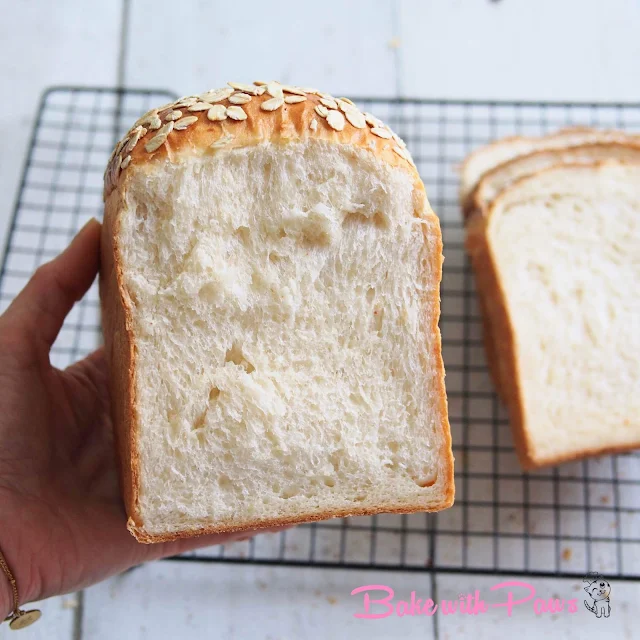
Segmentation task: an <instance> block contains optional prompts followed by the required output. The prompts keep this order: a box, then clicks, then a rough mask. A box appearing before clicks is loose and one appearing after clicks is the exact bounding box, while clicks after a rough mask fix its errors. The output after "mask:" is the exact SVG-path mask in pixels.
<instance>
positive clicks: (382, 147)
mask: <svg viewBox="0 0 640 640" xmlns="http://www.w3.org/2000/svg"><path fill="white" fill-rule="evenodd" d="M285 91H286V89H285ZM297 91H298V92H300V90H297ZM208 93H209V92H208ZM236 93H238V92H236ZM286 95H297V94H293V93H289V94H287V93H285V96H286ZM304 97H305V100H304V101H302V102H298V103H295V104H287V103H285V104H283V105H281V106H279V107H278V108H276V109H275V110H274V111H265V110H264V109H262V107H261V105H262V104H263V103H264V102H266V101H267V100H272V99H273V98H272V96H271V95H269V94H267V93H264V94H263V95H260V96H252V98H251V100H250V101H249V102H247V103H245V104H242V105H238V106H241V108H242V110H243V112H244V114H246V119H244V120H232V119H229V118H228V117H227V119H225V120H222V121H211V120H210V119H209V118H208V116H207V113H208V110H202V111H192V112H190V111H189V110H188V109H189V108H188V107H184V106H180V103H181V102H185V99H181V100H179V101H177V103H178V104H177V105H176V104H175V103H173V104H172V105H165V107H163V108H161V109H159V110H158V111H157V112H156V115H157V117H158V118H159V122H160V123H161V125H162V126H164V125H165V124H166V122H167V121H166V116H167V114H169V113H171V112H172V111H175V110H180V111H181V112H182V114H181V116H180V117H181V118H184V117H189V118H193V117H195V118H197V119H196V120H193V122H192V123H191V124H190V125H189V126H187V128H186V129H184V130H175V128H174V129H173V130H172V131H170V132H169V133H168V135H167V137H166V140H164V142H163V143H162V144H159V145H158V148H157V149H156V150H154V151H149V150H148V149H150V148H151V149H152V148H153V144H150V141H151V140H152V139H153V138H154V136H156V135H158V131H159V129H156V130H149V129H150V127H145V129H147V131H144V132H143V130H142V129H140V128H136V127H135V126H134V127H133V128H132V130H131V131H130V132H129V134H127V136H125V138H124V139H123V140H122V141H121V142H120V143H119V144H118V145H117V146H116V148H115V149H114V153H113V154H112V158H111V160H110V163H109V166H108V167H107V171H106V173H105V191H104V194H105V219H104V228H103V239H104V241H103V272H102V273H101V277H100V281H101V300H102V309H103V325H104V333H105V343H106V350H107V357H108V361H109V366H110V370H111V379H112V394H113V405H114V406H113V411H114V423H115V425H116V434H117V438H116V439H117V446H118V451H119V457H120V460H121V481H122V488H123V495H124V500H125V506H126V511H127V514H128V516H129V521H128V525H127V526H128V528H129V530H130V531H131V533H132V534H133V535H134V536H135V537H136V538H137V539H138V540H139V541H140V542H147V543H151V542H163V541H169V540H175V539H178V538H184V537H190V536H194V535H204V534H209V533H222V532H230V531H241V530H248V529H254V528H269V527H274V526H285V525H290V524H298V523H302V522H310V521H314V520H322V519H327V518H334V517H346V516H350V515H375V514H377V513H383V512H384V513H413V512H416V511H436V510H440V509H444V508H447V507H449V506H451V505H452V504H453V499H454V492H455V488H454V480H453V473H454V471H453V463H454V461H453V455H452V452H451V433H450V428H449V422H448V419H447V398H446V390H445V384H444V365H443V362H442V352H441V336H440V329H439V327H438V319H439V311H440V296H439V289H438V288H435V289H434V291H433V293H432V294H431V297H430V299H429V300H428V302H427V304H428V305H430V306H431V308H433V309H435V311H436V313H434V315H433V324H432V326H431V327H429V330H430V334H431V337H432V341H433V345H434V354H433V355H434V362H435V365H436V371H435V372H434V378H435V381H436V385H437V395H438V402H439V409H440V412H441V415H442V416H443V417H444V421H443V423H442V424H441V425H440V432H441V433H440V436H441V451H440V457H439V460H440V467H439V475H441V477H442V482H443V487H444V491H445V493H444V495H443V497H442V498H441V499H439V500H438V501H437V502H434V503H433V504H432V505H429V506H428V507H425V506H424V505H423V504H419V505H418V504H416V505H407V506H398V505H397V503H396V504H394V505H389V506H385V505H379V506H376V507H370V508H362V509H356V508H354V509H351V508H349V509H347V508H345V509H342V510H332V511H326V512H322V513H316V514H305V515H303V516H300V517H297V518H283V519H273V520H269V521H263V522H259V523H255V522H250V523H246V524H241V525H218V526H210V527H202V528H201V529H197V530H193V529H189V530H185V531H179V532H174V533H170V534H161V535H153V534H149V533H147V532H146V531H145V528H144V523H143V521H142V518H141V516H140V513H139V508H138V491H139V472H138V461H139V456H138V452H137V451H136V442H137V439H136V424H137V417H136V411H135V380H134V377H135V340H134V336H133V333H132V326H131V318H130V309H129V305H130V300H129V296H128V293H127V291H126V288H125V286H124V284H123V278H122V269H121V266H120V264H121V263H120V258H119V252H118V246H117V240H116V239H117V237H118V231H119V224H120V222H119V216H120V215H121V214H122V212H123V210H124V209H125V203H124V202H125V197H126V190H127V182H128V179H127V174H128V173H130V167H137V168H138V169H143V170H144V169H149V170H152V168H153V166H154V165H155V164H157V163H159V162H166V161H169V162H175V161H177V160H178V159H180V158H182V157H187V156H201V155H205V154H208V153H215V152H216V151H217V150H218V149H224V150H228V149H233V148H238V147H246V146H251V145H256V144H260V143H265V142H269V143H276V144H286V143H288V142H295V141H305V140H308V139H310V138H311V139H318V140H325V141H327V142H330V143H334V144H344V145H349V146H352V147H355V148H359V149H365V150H367V151H368V152H370V153H373V154H375V156H376V157H377V158H379V159H382V160H383V161H385V162H387V163H388V164H389V165H391V166H393V167H399V168H402V169H403V170H405V171H408V172H409V173H410V174H411V176H412V178H413V182H414V186H415V189H416V191H415V194H416V201H415V202H416V204H415V209H416V215H417V216H420V217H423V218H426V219H427V220H428V221H429V223H430V224H431V225H433V227H434V229H433V230H434V233H433V236H434V237H436V239H437V245H436V246H433V247H430V251H429V257H430V259H431V260H432V264H431V270H432V272H433V273H434V274H436V275H437V279H438V283H439V282H440V281H441V278H442V235H441V232H440V225H439V221H438V219H437V217H436V216H435V214H434V213H433V211H432V210H431V209H430V207H429V204H428V202H427V199H426V196H425V193H424V185H423V184H422V181H421V180H420V177H419V175H418V172H417V169H416V167H415V165H414V164H413V161H412V159H411V156H410V155H409V154H408V152H407V151H406V148H405V146H404V143H403V142H402V141H401V140H400V138H398V137H397V136H396V135H395V134H394V133H393V132H391V130H389V129H388V128H387V127H386V126H385V125H384V124H383V123H382V122H381V121H379V120H378V119H377V118H375V117H374V116H371V115H370V114H360V116H361V117H358V116H357V114H356V113H354V111H352V112H351V113H350V114H347V111H348V110H350V109H351V107H350V106H349V102H348V101H346V100H343V101H340V100H339V101H338V102H337V104H338V106H339V108H338V109H329V111H336V112H340V113H342V114H343V115H344V116H346V117H345V118H344V128H343V129H342V130H340V131H338V130H336V129H335V128H334V127H333V126H332V124H331V123H330V122H329V119H328V118H327V117H323V116H322V115H320V114H319V113H318V107H319V106H320V107H325V106H326V105H327V103H328V104H329V105H330V104H331V102H330V101H331V100H335V99H333V98H331V96H327V95H326V94H317V93H311V92H309V91H308V90H307V91H305V96H304ZM186 103H191V104H192V105H193V101H192V100H190V99H186ZM215 105H220V106H221V109H222V108H223V109H227V108H229V107H233V106H235V105H233V104H231V103H230V102H229V96H227V97H226V98H224V99H222V100H220V101H218V102H215ZM221 109H218V112H220V111H221ZM354 110H355V107H354ZM319 111H320V112H323V110H322V109H319ZM150 113H151V114H152V115H149V114H146V119H145V118H144V117H143V118H141V119H140V120H141V124H138V125H137V126H138V127H142V126H144V125H145V124H148V125H149V124H152V125H153V126H156V127H157V126H158V120H155V117H154V113H153V112H150ZM235 113H236V115H237V114H238V112H237V111H236V112H235ZM357 113H359V112H357ZM176 117H177V116H176ZM341 117H343V116H334V118H333V119H332V122H334V123H335V122H337V123H338V126H340V124H341V123H342V120H341ZM365 118H366V119H365ZM179 121H180V119H178V120H177V122H179ZM314 121H315V122H314ZM352 121H353V122H356V123H357V124H359V125H361V126H355V125H354V124H352ZM174 127H175V124H174ZM160 130H161V129H160ZM373 131H377V133H378V134H380V135H377V134H376V133H373ZM132 141H133V142H134V143H135V144H129V143H130V142H132ZM147 145H149V146H147ZM212 145H213V146H212ZM123 162H124V168H123V169H120V166H122V165H123ZM425 242H426V230H425Z"/></svg>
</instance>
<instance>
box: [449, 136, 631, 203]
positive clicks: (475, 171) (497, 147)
mask: <svg viewBox="0 0 640 640" xmlns="http://www.w3.org/2000/svg"><path fill="white" fill-rule="evenodd" d="M598 142H623V143H625V142H626V143H635V144H638V143H640V136H637V135H630V134H628V133H625V132H623V131H617V130H609V131H607V130H602V129H594V128H591V127H569V128H566V129H561V130H560V131H557V132H554V133H551V134H549V135H546V136H540V137H535V136H532V137H524V136H513V137H510V138H502V139H500V140H496V141H495V142H492V143H491V144H488V145H485V146H484V147H479V148H478V149H476V150H475V151H473V152H472V153H470V154H469V155H468V156H467V157H466V158H465V160H464V162H463V163H462V165H461V167H460V202H461V203H462V205H463V208H464V209H465V210H469V204H468V203H467V201H468V199H469V198H470V196H471V194H472V192H473V190H474V189H475V188H476V186H477V185H478V183H479V182H480V179H481V178H482V177H483V176H484V175H485V174H487V173H488V172H489V171H491V170H492V169H495V168H496V167H498V166H500V165H502V164H504V163H505V162H509V160H512V159H513V158H517V157H518V156H523V155H527V154H530V153H534V152H535V151H541V150H549V149H562V148H566V147H575V146H580V145H585V144H594V143H598Z"/></svg>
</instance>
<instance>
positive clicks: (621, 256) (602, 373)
mask: <svg viewBox="0 0 640 640" xmlns="http://www.w3.org/2000/svg"><path fill="white" fill-rule="evenodd" d="M467 248H468V251H469V254H470V256H471V260H472V264H473V267H474V270H475V273H476V277H477V279H478V282H479V284H480V287H481V289H482V291H483V295H484V312H485V313H486V314H488V316H489V320H490V324H491V326H492V327H493V328H494V331H495V333H496V335H499V336H500V339H499V340H495V342H494V344H495V348H496V353H497V358H496V364H497V366H498V367H499V369H500V373H499V377H500V380H501V382H502V386H503V393H504V395H505V396H506V401H507V405H508V408H509V413H510V418H511V423H512V427H513V431H514V435H515V440H516V446H517V451H518V455H519V457H520V460H521V462H522V464H523V466H524V467H525V468H532V467H538V466H543V465H549V464H555V463H558V462H561V461H563V460H570V459H575V458H580V457H584V456H587V455H592V454H596V453H604V452H612V451H623V450H626V449H630V448H635V447H638V446H640V393H638V390H639V389H640V258H639V256H640V165H637V164H629V165H624V164H619V163H614V162H611V163H602V164H592V165H571V166H560V167H553V168H550V169H547V170H545V171H542V172H540V173H537V174H535V175H533V176H530V177H527V178H524V179H522V180H520V181H518V182H516V183H514V184H512V185H511V186H509V187H508V188H506V189H505V190H504V191H503V192H502V193H501V194H500V195H499V196H498V198H497V199H496V200H495V201H494V202H493V204H492V205H491V207H490V209H489V211H488V213H487V216H473V217H472V218H471V219H470V221H469V224H468V227H467Z"/></svg>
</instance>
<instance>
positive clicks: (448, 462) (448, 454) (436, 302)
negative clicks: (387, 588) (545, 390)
mask: <svg viewBox="0 0 640 640" xmlns="http://www.w3.org/2000/svg"><path fill="white" fill-rule="evenodd" d="M425 202H426V198H425ZM427 206H428V203H427ZM429 213H430V214H431V218H432V221H433V224H434V226H435V227H436V229H437V233H434V234H433V235H434V237H435V238H437V243H438V244H437V246H436V247H435V248H434V249H435V250H433V251H430V252H429V256H430V257H431V261H432V262H431V270H432V272H434V273H436V274H437V282H438V284H439V283H440V282H442V263H443V262H444V257H443V253H442V249H443V246H442V232H441V231H440V221H439V220H438V218H437V217H436V216H435V215H433V212H432V211H431V210H430V209H429ZM424 233H425V242H426V233H427V230H426V229H424ZM429 307H430V308H432V309H434V312H433V315H432V316H431V317H432V324H431V327H430V331H429V332H430V335H431V336H432V340H433V345H434V354H433V355H434V361H435V365H436V371H435V375H434V381H435V383H436V385H437V394H438V401H439V404H440V407H439V410H440V411H439V415H441V416H443V417H444V420H445V422H444V424H442V425H440V437H441V445H440V453H439V456H438V459H439V460H440V461H441V464H442V471H443V472H444V474H445V478H446V479H445V487H446V495H445V498H444V500H443V503H442V504H441V505H440V506H438V507H437V508H436V507H434V509H433V511H436V510H439V509H446V508H448V507H450V506H451V505H452V504H453V501H454V498H455V483H454V458H453V450H452V448H451V427H450V425H449V418H448V416H449V408H448V404H447V391H446V388H445V368H444V361H443V359H442V335H441V333H440V326H439V324H438V323H439V320H440V287H439V286H438V287H437V288H434V290H433V293H432V295H431V299H430V300H428V301H427V308H429ZM416 511H419V509H416Z"/></svg>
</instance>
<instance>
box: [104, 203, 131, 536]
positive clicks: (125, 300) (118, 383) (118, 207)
mask: <svg viewBox="0 0 640 640" xmlns="http://www.w3.org/2000/svg"><path fill="white" fill-rule="evenodd" d="M123 206H124V202H123V194H122V193H121V192H120V191H113V192H112V193H111V195H110V196H109V197H108V198H107V201H106V203H105V210H104V220H103V223H102V243H101V254H102V255H101V266H100V303H101V309H102V329H103V334H104V342H105V354H106V358H107V365H108V368H109V372H110V376H109V383H110V396H111V408H112V418H113V425H114V435H115V440H116V448H117V450H118V460H119V471H120V483H121V489H122V494H123V498H124V503H125V508H126V512H127V514H128V516H129V526H133V525H135V523H139V522H140V518H139V513H138V479H139V471H138V459H139V458H138V452H137V447H136V442H137V440H136V438H135V425H136V410H135V406H136V405H135V384H134V375H135V343H134V339H133V331H132V326H131V319H130V311H129V304H130V301H129V297H128V294H127V293H126V290H125V287H124V283H123V277H122V268H121V264H120V257H119V255H120V254H119V251H118V244H117V238H118V237H119V227H120V220H119V216H120V212H121V211H122V209H123Z"/></svg>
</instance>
